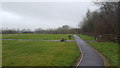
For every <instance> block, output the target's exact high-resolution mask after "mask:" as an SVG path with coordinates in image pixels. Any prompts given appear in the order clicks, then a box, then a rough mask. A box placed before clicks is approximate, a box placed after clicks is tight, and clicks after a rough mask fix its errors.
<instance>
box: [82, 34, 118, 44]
mask: <svg viewBox="0 0 120 68" xmlns="http://www.w3.org/2000/svg"><path fill="white" fill-rule="evenodd" d="M82 34H85V35H89V36H93V37H95V38H96V37H98V36H99V35H101V39H100V40H102V41H113V42H117V43H120V36H119V35H113V34H101V33H82Z"/></svg>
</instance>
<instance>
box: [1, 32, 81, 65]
mask: <svg viewBox="0 0 120 68" xmlns="http://www.w3.org/2000/svg"><path fill="white" fill-rule="evenodd" d="M35 35H36V34H35ZM35 35H34V34H33V37H32V35H30V34H29V36H27V35H26V34H23V36H24V37H22V35H21V34H20V36H19V35H16V36H14V35H10V36H7V37H6V36H5V35H4V36H3V38H9V39H11V38H20V39H21V38H23V39H24V38H25V39H26V38H28V39H31V38H32V39H41V38H42V39H44V38H43V36H44V37H45V38H47V37H48V38H47V39H57V38H54V37H55V36H54V35H53V36H52V35H51V34H50V37H49V36H48V35H46V36H45V35H42V36H41V34H40V35H39V34H37V36H40V37H41V38H40V37H37V36H35ZM26 36H27V37H26ZM56 36H57V35H56ZM59 36H60V35H59ZM59 36H58V37H59ZM63 36H64V35H63ZM65 36H67V35H66V34H65ZM65 36H64V37H65ZM29 37H31V38H29ZM2 48H3V52H2V53H3V55H2V60H3V66H72V65H73V64H75V62H76V60H77V59H78V57H79V56H80V52H79V49H78V47H77V44H76V43H75V42H55V41H17V40H3V41H2Z"/></svg>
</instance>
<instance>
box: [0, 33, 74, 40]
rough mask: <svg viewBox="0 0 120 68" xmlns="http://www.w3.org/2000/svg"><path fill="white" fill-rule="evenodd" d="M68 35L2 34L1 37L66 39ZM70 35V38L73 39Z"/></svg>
mask: <svg viewBox="0 0 120 68" xmlns="http://www.w3.org/2000/svg"><path fill="white" fill-rule="evenodd" d="M68 35H72V34H4V35H2V38H3V39H42V40H60V39H61V38H65V39H67V40H70V39H68ZM73 39H74V38H73V36H72V40H73Z"/></svg>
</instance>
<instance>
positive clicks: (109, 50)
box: [79, 35, 118, 66]
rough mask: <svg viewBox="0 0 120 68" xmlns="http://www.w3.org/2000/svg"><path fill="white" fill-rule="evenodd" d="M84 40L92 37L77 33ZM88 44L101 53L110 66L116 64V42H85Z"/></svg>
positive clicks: (90, 39)
mask: <svg viewBox="0 0 120 68" xmlns="http://www.w3.org/2000/svg"><path fill="white" fill-rule="evenodd" d="M79 37H80V38H81V39H83V40H85V41H93V40H94V38H93V37H90V36H87V35H79ZM87 43H88V44H89V45H90V46H92V47H93V48H95V49H96V50H97V51H98V52H99V53H101V54H102V55H103V56H104V57H105V58H106V59H107V61H108V63H106V64H107V66H108V64H109V65H110V66H118V44H117V43H114V42H87Z"/></svg>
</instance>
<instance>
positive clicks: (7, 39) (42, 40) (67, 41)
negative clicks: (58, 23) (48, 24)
mask: <svg viewBox="0 0 120 68" xmlns="http://www.w3.org/2000/svg"><path fill="white" fill-rule="evenodd" d="M0 40H17V41H60V40H41V39H0ZM66 41H67V42H75V40H66Z"/></svg>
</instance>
